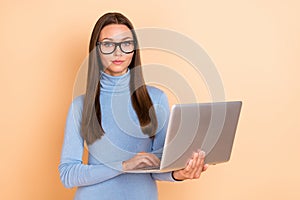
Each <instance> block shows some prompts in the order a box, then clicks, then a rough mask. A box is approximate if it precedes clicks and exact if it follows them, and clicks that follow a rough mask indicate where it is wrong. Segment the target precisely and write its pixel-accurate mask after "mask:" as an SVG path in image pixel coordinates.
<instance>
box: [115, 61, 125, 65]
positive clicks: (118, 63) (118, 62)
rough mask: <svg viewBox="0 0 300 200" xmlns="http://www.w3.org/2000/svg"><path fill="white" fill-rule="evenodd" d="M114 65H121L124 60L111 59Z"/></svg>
mask: <svg viewBox="0 0 300 200" xmlns="http://www.w3.org/2000/svg"><path fill="white" fill-rule="evenodd" d="M112 62H113V63H114V64H115V65H121V64H122V63H123V62H124V61H123V60H113V61H112Z"/></svg>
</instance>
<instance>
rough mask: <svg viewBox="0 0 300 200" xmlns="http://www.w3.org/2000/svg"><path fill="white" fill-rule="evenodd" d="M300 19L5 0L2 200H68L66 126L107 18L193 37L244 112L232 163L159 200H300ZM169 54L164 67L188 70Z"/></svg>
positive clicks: (216, 6) (287, 9)
mask: <svg viewBox="0 0 300 200" xmlns="http://www.w3.org/2000/svg"><path fill="white" fill-rule="evenodd" d="M299 9H300V3H299V2H298V1H296V0H286V1H279V0H275V1H274V0H273V1H271V0H228V1H209V2H208V1H198V0H187V1H178V2H175V1H174V0H172V1H158V0H153V1H147V2H146V3H143V1H91V0H88V1H71V0H65V1H59V0H52V1H50V0H49V1H38V0H28V1H8V0H4V1H3V0H1V1H0V25H1V26H0V35H1V37H0V53H1V60H0V66H1V68H0V75H1V79H0V90H1V104H0V105H1V117H0V121H1V145H0V152H1V165H0V172H1V176H0V177H1V178H0V190H1V192H0V194H1V199H44V200H45V199H49V200H50V199H72V197H73V195H74V191H75V190H74V189H73V190H70V189H65V188H64V187H63V186H62V184H61V183H60V180H59V174H58V170H57V166H58V164H59V159H60V151H61V145H62V140H63V132H64V125H65V118H66V114H67V110H68V107H69V105H70V103H71V100H72V90H73V85H74V80H75V78H76V73H77V71H78V69H79V67H80V65H81V63H82V61H83V60H84V58H85V57H86V55H87V49H88V42H89V37H90V34H91V30H92V27H93V26H94V23H95V22H96V20H97V19H98V17H99V16H101V15H102V14H103V13H105V12H107V11H120V12H123V13H124V14H125V15H126V16H128V17H129V18H130V19H131V20H132V21H133V23H134V24H135V26H136V28H142V27H149V26H150V27H153V26H155V27H161V28H169V29H172V30H175V31H178V32H180V33H183V34H185V35H187V36H189V37H190V38H193V40H195V41H196V42H197V43H198V44H200V45H201V46H202V47H203V48H204V49H205V50H206V52H207V53H208V54H209V56H210V57H211V58H212V59H213V60H214V63H215V64H216V66H217V69H218V71H219V73H220V75H221V77H222V80H223V84H224V88H225V92H226V99H227V100H243V102H244V107H243V109H242V114H241V120H240V123H239V126H238V134H237V137H236V140H235V144H234V149H233V154H232V158H231V161H230V162H229V163H226V164H222V165H218V166H211V167H210V168H209V170H208V171H207V172H206V173H205V174H203V175H202V177H201V178H200V179H199V180H195V181H186V182H183V183H165V182H162V183H159V197H160V199H161V200H163V199H174V200H175V199H176V200H179V199H210V200H217V199H230V200H239V199H245V200H246V199H249V200H250V199H251V200H252V199H272V200H276V199H278V200H279V199H300V192H299V180H300V173H299V169H300V160H299V157H300V156H299V153H300V148H299V140H300V136H299V133H300V128H299V127H300V126H299V114H300V106H299V101H300V94H299V91H300V84H299V73H300V70H299V64H300V59H299V55H298V54H299V52H300V37H299V35H300V23H299V18H300V13H299ZM147 55H148V56H147ZM147 55H145V56H144V60H145V63H147V62H152V60H151V53H150V54H149V52H148V54H147ZM165 56H166V57H164V56H161V57H160V59H158V60H156V62H161V61H164V62H166V64H170V65H174V67H178V68H180V62H179V61H178V62H174V60H175V59H173V60H172V59H168V56H169V55H165ZM153 59H154V57H153ZM204 89H205V87H204ZM206 93H207V91H205V90H203V95H201V91H200V93H199V94H200V95H199V98H200V100H203V101H205V100H207V99H208V96H207V94H206Z"/></svg>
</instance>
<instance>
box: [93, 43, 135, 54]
mask: <svg viewBox="0 0 300 200" xmlns="http://www.w3.org/2000/svg"><path fill="white" fill-rule="evenodd" d="M97 46H98V47H99V49H100V51H101V53H103V54H111V53H113V52H114V51H115V50H116V48H117V47H119V48H120V50H121V51H122V52H123V53H126V54H129V53H132V52H133V51H134V49H135V41H134V40H128V41H123V42H109V41H105V42H97Z"/></svg>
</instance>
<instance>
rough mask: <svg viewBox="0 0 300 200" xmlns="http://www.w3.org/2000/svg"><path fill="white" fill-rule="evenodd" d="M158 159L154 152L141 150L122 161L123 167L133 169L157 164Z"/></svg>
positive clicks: (158, 162)
mask: <svg viewBox="0 0 300 200" xmlns="http://www.w3.org/2000/svg"><path fill="white" fill-rule="evenodd" d="M159 164H160V160H159V158H157V157H156V156H155V155H154V154H151V153H145V152H141V153H138V154H136V155H135V156H134V157H132V158H131V159H129V160H126V161H124V162H123V169H124V170H125V171H126V170H134V169H140V168H144V167H154V166H159Z"/></svg>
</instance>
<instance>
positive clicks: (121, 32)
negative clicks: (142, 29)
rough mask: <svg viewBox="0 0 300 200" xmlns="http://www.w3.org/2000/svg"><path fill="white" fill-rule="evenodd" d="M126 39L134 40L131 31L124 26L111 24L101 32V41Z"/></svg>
mask: <svg viewBox="0 0 300 200" xmlns="http://www.w3.org/2000/svg"><path fill="white" fill-rule="evenodd" d="M124 38H132V33H131V31H130V29H129V28H128V27H127V26H126V25H124V24H110V25H107V26H105V27H104V28H103V29H102V30H101V32H100V36H99V39H100V40H104V39H112V40H122V39H124Z"/></svg>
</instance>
